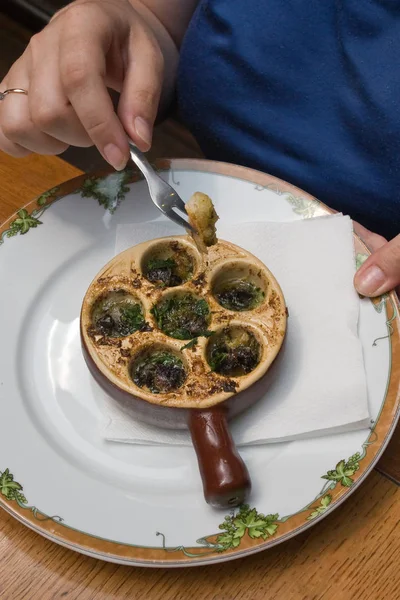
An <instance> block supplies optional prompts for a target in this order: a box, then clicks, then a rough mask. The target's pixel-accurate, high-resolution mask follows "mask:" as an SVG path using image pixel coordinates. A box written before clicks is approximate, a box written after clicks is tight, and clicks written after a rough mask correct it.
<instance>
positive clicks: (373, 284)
mask: <svg viewBox="0 0 400 600" xmlns="http://www.w3.org/2000/svg"><path fill="white" fill-rule="evenodd" d="M354 285H355V287H356V289H357V291H358V292H359V293H360V294H362V295H363V296H369V297H374V296H379V295H381V294H383V293H385V292H388V291H390V290H393V289H394V288H395V287H396V286H398V285H400V235H398V236H397V237H395V238H394V239H393V240H391V241H390V242H387V243H386V244H384V245H382V246H381V247H380V248H379V249H378V250H377V251H376V252H374V253H373V254H372V255H371V256H370V257H369V258H368V259H367V260H366V261H365V263H364V264H363V265H362V267H360V269H359V270H358V271H357V273H356V275H355V278H354Z"/></svg>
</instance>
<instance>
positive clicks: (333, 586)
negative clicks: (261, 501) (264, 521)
mask: <svg viewBox="0 0 400 600" xmlns="http://www.w3.org/2000/svg"><path fill="white" fill-rule="evenodd" d="M79 174H80V171H78V170H77V169H75V168H74V167H71V166H70V165H68V164H67V163H65V162H63V161H61V160H60V159H58V158H53V157H46V158H45V157H38V156H32V157H27V158H25V159H22V160H15V159H11V158H9V157H7V156H5V155H4V154H1V153H0V222H1V221H3V220H4V219H5V218H7V217H8V216H10V214H11V213H13V212H14V211H15V210H16V209H18V208H20V207H21V206H22V205H23V204H24V203H26V202H27V201H28V200H30V199H31V198H33V197H35V196H37V195H38V194H39V193H41V192H43V191H44V190H46V189H48V188H51V187H53V186H55V185H57V184H58V183H61V182H62V181H64V180H66V179H70V178H71V177H75V176H76V175H79ZM379 470H380V471H381V473H385V474H386V475H388V477H390V478H391V479H392V480H393V481H397V482H399V481H400V431H399V430H398V432H397V434H395V436H394V437H393V440H392V443H391V445H390V447H389V448H388V450H387V451H386V454H385V456H384V457H383V459H382V460H381V462H380V465H379ZM381 473H378V472H377V471H375V472H373V473H372V474H371V475H370V477H368V479H367V481H366V482H365V483H364V484H363V485H361V487H360V488H359V489H358V490H357V491H356V492H355V493H354V494H353V495H352V496H351V498H350V499H349V500H348V501H347V502H346V503H345V504H344V505H343V506H342V507H341V508H340V509H339V510H336V511H335V512H334V513H333V514H332V515H330V516H328V517H327V518H326V519H325V520H324V521H323V522H322V523H321V524H319V525H317V526H316V527H314V528H312V529H310V530H308V531H307V532H305V533H303V534H302V535H300V536H297V537H296V538H294V539H292V540H290V541H288V542H286V543H284V544H281V545H279V546H277V547H275V548H272V549H270V550H268V551H266V552H263V553H260V554H256V555H254V556H251V557H249V558H246V559H241V560H236V561H234V562H230V563H224V564H220V565H213V566H210V567H202V568H201V569H199V568H197V569H176V570H170V571H167V570H161V569H155V570H154V569H144V568H132V567H125V566H118V565H113V564H109V563H104V562H101V561H97V560H95V559H92V558H87V557H85V556H82V555H80V554H76V553H74V552H72V551H70V550H66V549H64V548H62V547H61V546H57V545H56V544H53V543H51V542H49V541H47V540H45V539H44V538H42V537H40V536H39V535H37V534H36V533H33V532H32V531H30V530H29V529H26V528H25V527H23V526H22V525H21V524H20V523H19V522H17V521H15V520H14V519H13V518H12V517H10V516H9V515H8V514H6V513H5V512H4V511H0V556H1V562H0V598H1V599H4V600H23V599H26V600H57V599H64V598H65V599H67V600H110V599H114V598H115V599H118V600H119V599H122V598H129V599H130V600H136V599H137V600H139V599H140V600H153V599H154V600H158V599H160V598H162V599H163V600H186V599H187V598H192V599H193V600H195V599H197V598H201V599H202V600H261V599H263V600H264V599H265V600H341V599H344V600H386V599H387V600H394V599H395V598H399V597H400V569H399V561H398V557H399V556H400V526H399V522H400V490H399V488H398V487H397V485H396V484H395V483H393V482H392V481H391V480H389V479H388V478H387V477H385V476H383V475H382V474H381Z"/></svg>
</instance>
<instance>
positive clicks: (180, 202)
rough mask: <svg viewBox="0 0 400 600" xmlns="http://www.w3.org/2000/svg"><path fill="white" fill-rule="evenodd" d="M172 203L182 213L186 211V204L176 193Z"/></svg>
mask: <svg viewBox="0 0 400 600" xmlns="http://www.w3.org/2000/svg"><path fill="white" fill-rule="evenodd" d="M174 205H175V207H176V208H177V209H178V210H181V211H182V212H183V213H185V215H186V214H187V213H186V204H185V203H184V201H183V200H182V198H181V197H180V196H178V194H176V196H175V197H174Z"/></svg>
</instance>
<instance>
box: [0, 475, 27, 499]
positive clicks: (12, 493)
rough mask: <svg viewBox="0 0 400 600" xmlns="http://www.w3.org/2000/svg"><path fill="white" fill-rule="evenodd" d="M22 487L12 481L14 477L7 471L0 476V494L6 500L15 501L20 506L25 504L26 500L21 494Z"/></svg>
mask: <svg viewBox="0 0 400 600" xmlns="http://www.w3.org/2000/svg"><path fill="white" fill-rule="evenodd" d="M22 490H23V488H22V485H21V484H20V483H18V482H17V481H14V476H13V475H12V474H11V473H10V471H9V469H6V470H5V471H3V473H2V474H1V476H0V492H1V493H2V494H3V496H5V497H6V498H7V500H17V501H19V502H20V503H22V504H27V499H26V498H25V496H24V494H23V493H22Z"/></svg>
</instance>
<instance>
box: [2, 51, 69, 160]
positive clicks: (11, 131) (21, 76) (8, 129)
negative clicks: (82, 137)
mask: <svg viewBox="0 0 400 600" xmlns="http://www.w3.org/2000/svg"><path fill="white" fill-rule="evenodd" d="M6 84H7V87H8V88H23V89H26V90H29V74H28V71H27V60H26V57H22V58H21V59H19V60H18V61H17V62H16V63H15V64H14V66H13V67H12V69H11V70H10V72H9V73H8V75H7V80H6ZM0 129H1V134H2V139H3V142H4V138H5V139H6V140H7V141H6V142H5V143H3V144H2V146H1V147H2V149H3V150H5V151H6V152H7V151H10V150H11V152H10V154H13V155H14V156H21V155H23V154H21V151H20V148H21V147H22V148H24V149H25V152H24V153H25V154H26V151H31V152H38V153H39V154H60V153H61V152H64V150H66V148H67V147H68V145H67V144H65V143H63V142H61V141H60V140H56V139H54V138H52V137H50V136H48V135H47V134H46V133H43V132H42V131H41V130H40V128H39V127H37V126H36V125H35V124H34V123H33V121H32V119H31V115H30V111H29V101H28V96H25V95H23V94H9V95H8V96H6V98H5V99H4V100H3V101H2V102H1V106H0ZM10 144H11V145H12V146H11V147H10ZM7 148H8V149H7ZM13 151H14V152H13Z"/></svg>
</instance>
